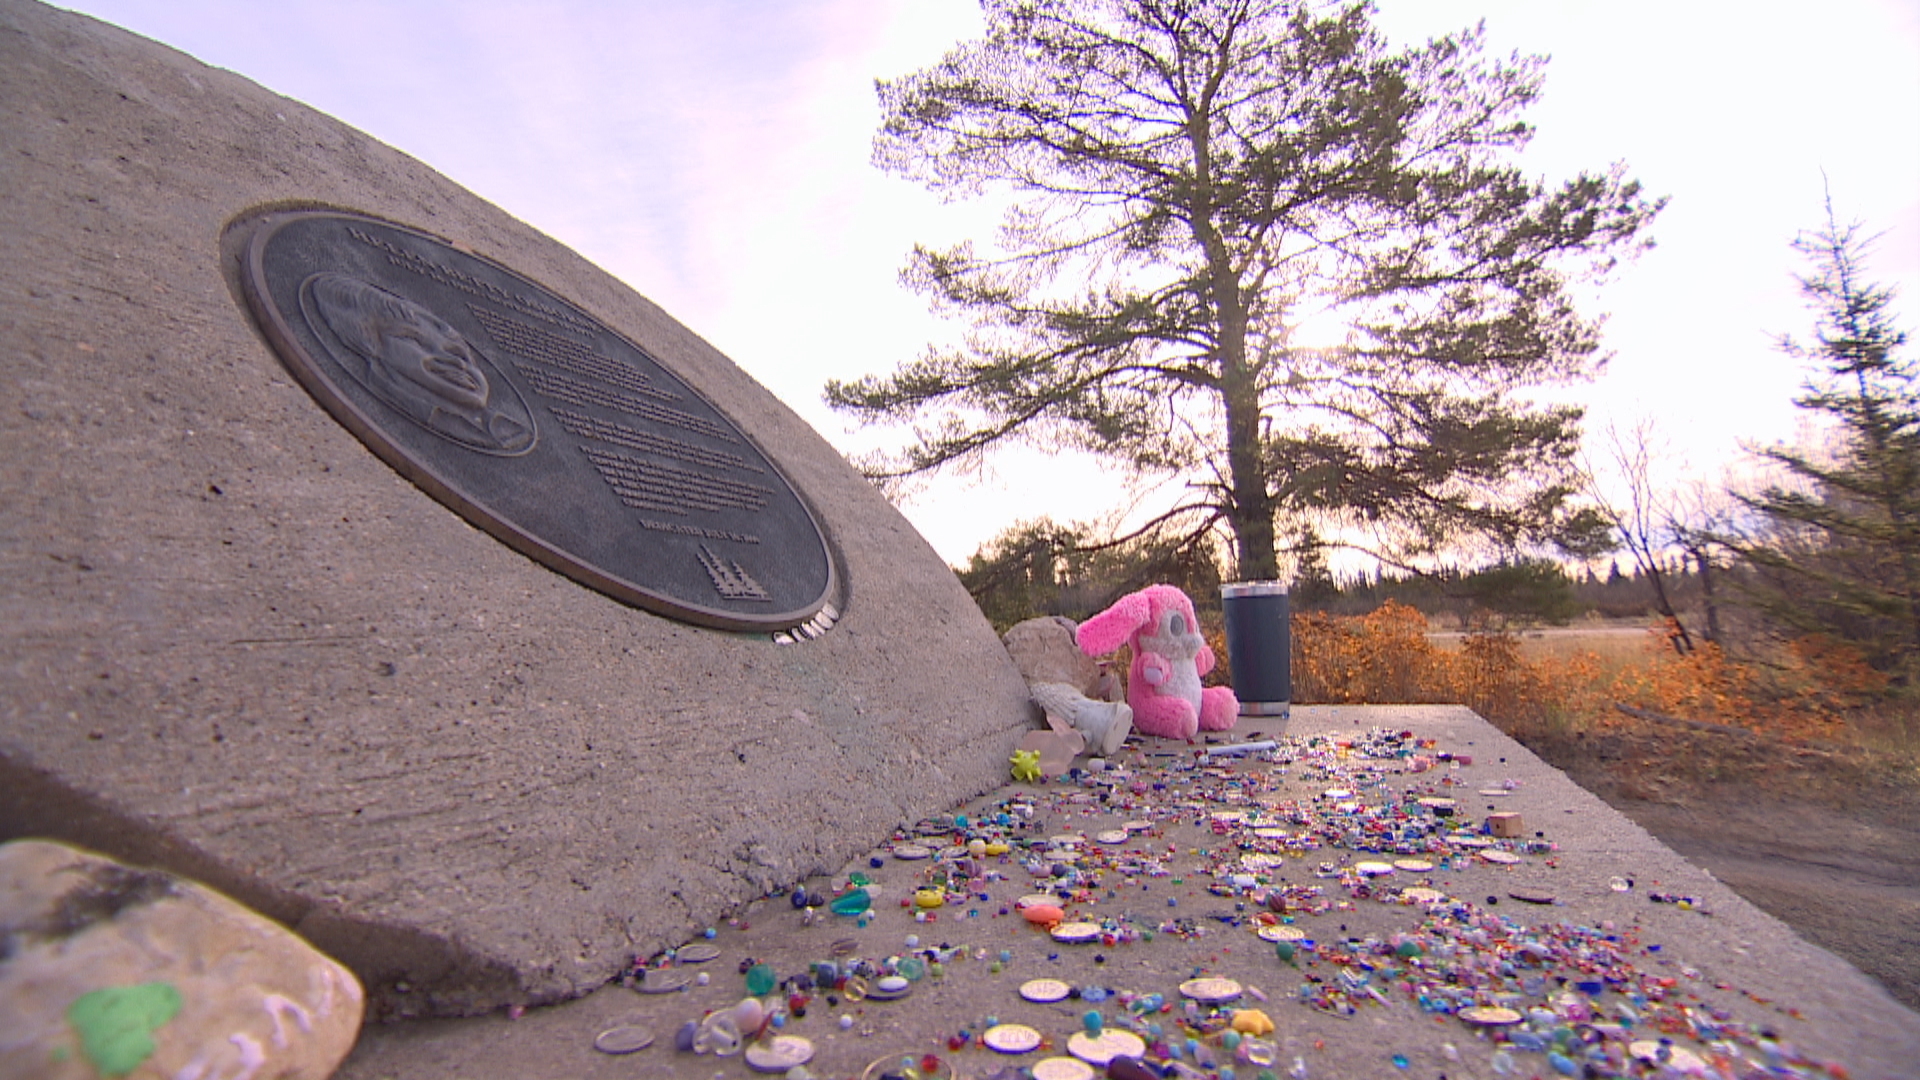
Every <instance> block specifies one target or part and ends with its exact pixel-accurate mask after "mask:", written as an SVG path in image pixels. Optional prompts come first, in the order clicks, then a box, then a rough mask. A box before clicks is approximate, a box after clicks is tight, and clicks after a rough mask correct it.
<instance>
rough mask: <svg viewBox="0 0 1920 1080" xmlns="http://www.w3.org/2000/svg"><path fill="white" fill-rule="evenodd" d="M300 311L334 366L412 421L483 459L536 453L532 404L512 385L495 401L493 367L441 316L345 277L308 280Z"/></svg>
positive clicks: (495, 380)
mask: <svg viewBox="0 0 1920 1080" xmlns="http://www.w3.org/2000/svg"><path fill="white" fill-rule="evenodd" d="M300 305H301V309H302V310H303V311H304V312H305V313H306V316H307V325H308V326H309V327H310V328H312V329H313V330H314V331H315V333H316V336H319V337H320V338H321V340H322V341H323V342H324V343H326V344H327V345H328V347H329V351H330V352H332V353H333V356H334V359H336V360H339V361H340V362H341V366H342V367H343V368H345V369H346V370H347V371H348V372H350V373H351V374H353V375H354V376H355V377H357V378H358V379H359V380H360V382H361V383H362V384H363V385H365V386H366V388H367V389H368V390H371V391H372V392H373V395H374V396H375V397H377V398H379V399H380V400H381V401H384V402H386V403H387V404H388V405H391V406H393V407H394V408H395V409H397V410H399V411H400V412H401V413H403V414H405V415H406V417H407V418H408V419H409V420H412V421H413V422H414V423H417V424H419V425H421V426H422V427H425V428H426V429H427V430H428V431H432V432H434V433H436V434H439V435H442V436H444V437H446V438H448V439H451V440H452V441H454V442H457V443H459V444H460V445H461V446H464V447H466V448H467V449H469V450H478V451H480V452H481V453H483V454H524V453H526V452H527V451H528V450H531V449H533V441H534V437H535V436H534V427H533V417H532V416H530V415H529V414H528V412H527V405H526V402H524V401H521V400H520V395H519V393H518V392H516V391H515V390H514V389H513V387H512V386H510V385H505V384H502V390H503V392H502V393H501V394H500V395H499V398H500V400H499V401H498V402H495V401H494V400H493V397H494V394H493V387H494V385H495V384H496V383H498V382H499V380H498V379H497V378H495V379H489V378H487V369H488V368H490V367H491V366H492V365H490V364H488V363H487V362H486V361H485V360H482V359H481V358H480V355H479V352H478V350H476V349H474V348H473V347H472V346H470V345H468V344H467V339H466V338H464V337H462V336H461V334H460V331H458V330H455V329H454V328H453V327H451V326H448V325H447V323H446V322H445V321H444V320H442V319H441V318H440V317H439V316H437V315H435V314H434V313H433V312H431V311H428V310H427V309H425V308H423V307H421V306H419V305H418V304H414V303H410V302H408V301H406V300H402V299H401V298H400V297H398V296H395V295H393V294H392V293H390V292H387V291H386V290H384V289H381V288H379V287H377V286H374V285H370V284H368V283H366V282H364V281H361V280H359V279H357V278H350V277H348V276H346V275H345V274H315V275H313V276H312V277H310V278H308V279H307V280H306V281H305V282H304V283H303V284H302V285H301V287H300ZM329 338H330V339H331V340H329ZM343 346H344V347H343Z"/></svg>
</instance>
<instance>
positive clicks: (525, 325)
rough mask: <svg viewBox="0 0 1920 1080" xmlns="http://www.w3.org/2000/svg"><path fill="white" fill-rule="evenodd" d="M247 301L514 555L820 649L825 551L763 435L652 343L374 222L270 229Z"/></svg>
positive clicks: (317, 387)
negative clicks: (804, 639) (815, 639)
mask: <svg viewBox="0 0 1920 1080" xmlns="http://www.w3.org/2000/svg"><path fill="white" fill-rule="evenodd" d="M242 281H243V283H244V286H245V291H246V295H247V300H248V303H249V304H250V305H251V306H252V307H253V311H254V315H255V317H256V318H257V319H258V320H259V322H260V325H261V327H262V328H263V329H264V330H265V331H266V334H267V337H268V339H269V340H271V341H272V342H273V345H274V347H275V349H276V350H277V351H278V352H279V354H280V357H281V359H282V360H283V361H284V362H285V363H286V365H287V367H288V369H289V370H291V371H292V372H293V374H294V376H295V377H296V378H297V379H298V380H299V381H300V383H301V385H303V386H305V387H306V388H307V390H308V391H309V392H310V393H312V394H313V396H314V397H315V398H317V399H319V401H320V403H321V404H322V405H324V406H325V407H326V409H327V411H328V412H330V413H332V414H333V416H334V418H335V419H337V420H339V421H340V423H342V424H344V425H345V426H346V427H347V428H348V430H350V431H352V432H353V433H354V434H355V435H357V436H358V437H359V438H360V440H361V441H362V442H364V443H366V444H367V446H369V447H370V448H371V449H372V450H373V451H374V452H375V453H376V454H378V455H380V457H381V458H382V459H384V460H385V461H386V462H387V463H388V464H389V465H392V466H393V467H394V468H395V469H397V470H399V471H400V472H401V473H402V474H403V475H405V476H406V477H407V478H408V479H410V480H412V481H413V482H414V483H415V484H418V485H419V486H420V487H421V488H422V489H424V490H425V491H426V492H427V493H428V494H430V495H432V496H433V497H434V498H436V499H438V500H439V501H440V502H442V503H444V504H446V505H447V506H449V507H451V508H452V509H453V510H455V511H457V512H458V513H459V514H460V515H461V516H462V517H464V518H466V519H467V520H468V521H470V522H472V523H473V524H474V525H476V526H478V527H480V528H481V529H484V530H486V531H487V532H488V533H491V534H492V535H493V536H495V537H496V538H498V539H500V540H501V541H503V542H505V543H506V544H508V545H510V546H512V547H513V548H515V549H516V550H518V551H520V552H522V553H524V554H526V555H528V556H529V557H531V558H533V559H536V560H538V561H539V562H541V563H543V564H545V565H547V566H549V567H552V568H553V569H555V570H558V571H559V572H561V573H563V574H565V575H567V576H568V577H570V578H572V579H574V580H575V581H578V582H580V583H581V584H583V585H586V586H588V587H590V588H593V589H597V590H599V591H600V592H603V593H605V594H607V595H608V596H612V597H614V598H615V599H618V600H621V601H623V602H625V603H629V604H633V605H636V606H638V607H642V608H645V609H647V610H649V611H653V612H657V613H659V614H662V615H667V616H670V617H672V618H676V619H681V620H684V621H686V622H691V623H696V624H699V625H703V626H711V627H716V628H719V629H723V630H760V631H772V632H779V631H783V630H790V629H796V628H798V629H800V630H801V631H802V634H803V636H814V635H815V634H817V633H818V632H819V631H820V630H822V629H824V628H825V627H826V626H827V625H830V624H831V622H832V620H833V619H834V618H836V617H837V615H838V613H837V612H836V611H835V610H834V609H833V607H832V606H830V603H829V601H830V600H831V599H832V593H833V591H834V588H835V580H834V569H833V559H832V557H831V555H830V553H829V550H828V543H827V539H826V537H825V536H824V534H823V533H822V532H821V530H820V526H819V524H818V522H816V521H815V520H814V517H813V514H812V513H811V512H810V511H809V510H808V508H807V505H806V501H805V500H804V499H802V498H801V496H800V494H799V493H798V492H797V491H795V490H794V488H793V486H792V485H791V484H790V483H788V482H787V480H786V478H785V477H783V476H782V475H781V474H780V471H779V469H777V468H776V467H775V466H774V464H773V462H772V461H771V460H770V459H769V458H768V457H767V455H766V454H765V453H763V452H762V451H761V450H760V448H759V447H758V446H756V445H755V444H754V442H753V440H752V439H751V438H749V437H748V436H747V434H746V433H745V432H743V431H741V430H740V428H739V427H737V426H736V425H735V424H734V423H733V422H732V421H731V420H729V419H727V417H726V416H725V415H723V414H722V413H721V412H720V411H719V410H718V409H716V408H715V407H714V406H713V404H712V403H711V402H709V401H707V400H706V399H705V398H703V397H701V396H700V394H699V393H697V392H696V391H694V390H693V389H692V388H691V387H689V386H688V385H687V384H686V383H684V382H682V381H681V380H680V379H679V378H678V377H677V376H675V375H674V374H673V372H671V371H668V370H667V369H666V368H665V367H663V366H661V365H660V363H659V362H658V361H656V360H654V358H653V357H651V356H649V355H647V353H646V352H645V351H644V350H642V349H641V348H640V347H639V346H637V345H635V344H633V343H632V342H630V341H628V340H627V339H626V338H624V337H622V336H620V335H619V334H617V333H615V332H613V331H612V330H610V329H608V328H607V327H606V326H605V325H603V324H602V323H600V322H599V321H598V320H596V319H594V318H593V317H592V316H590V315H588V314H587V313H586V312H584V311H582V310H581V309H579V308H578V307H576V306H575V305H573V304H572V303H570V302H568V301H567V300H565V299H563V298H561V297H559V296H556V295H555V294H553V293H552V292H550V291H548V290H547V289H545V288H542V287H541V286H539V285H536V284H534V283H533V282H531V281H529V280H527V279H526V278H524V277H521V276H520V275H519V274H516V273H514V272H513V271H511V270H509V269H507V268H506V267H504V266H501V265H499V264H498V263H495V262H492V261H490V260H487V259H483V258H480V257H478V256H475V255H470V254H467V253H465V252H462V251H459V250H457V249H455V248H454V247H452V246H450V245H448V244H447V243H445V242H444V241H441V240H438V239H435V238H434V237H431V236H428V235H427V234H425V233H421V232H417V231H415V230H413V229H408V228H404V227H401V226H397V225H392V224H388V223H386V222H383V221H379V220H376V219H374V218H369V217H364V216H360V215H356V214H344V213H336V212H323V211H300V212H290V213H276V214H270V215H267V216H264V217H262V218H261V219H260V220H258V221H257V222H255V223H254V225H253V232H252V234H251V236H250V238H249V240H248V242H247V247H246V254H245V266H244V273H243V275H242Z"/></svg>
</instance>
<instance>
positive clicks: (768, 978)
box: [747, 964, 775, 997]
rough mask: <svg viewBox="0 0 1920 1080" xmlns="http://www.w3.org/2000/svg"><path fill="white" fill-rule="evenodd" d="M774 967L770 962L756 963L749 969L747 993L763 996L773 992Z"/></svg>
mask: <svg viewBox="0 0 1920 1080" xmlns="http://www.w3.org/2000/svg"><path fill="white" fill-rule="evenodd" d="M774 982H775V980H774V977H773V967H772V966H771V965H769V964H755V965H753V966H752V967H750V968H748V969H747V993H749V994H752V995H753V996H754V997H763V996H765V995H767V994H771V993H773V984H774Z"/></svg>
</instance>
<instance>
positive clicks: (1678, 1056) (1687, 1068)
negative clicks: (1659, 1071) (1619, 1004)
mask: <svg viewBox="0 0 1920 1080" xmlns="http://www.w3.org/2000/svg"><path fill="white" fill-rule="evenodd" d="M1662 1047H1666V1048H1667V1049H1669V1050H1670V1051H1671V1055H1670V1056H1669V1057H1668V1058H1667V1065H1668V1066H1669V1067H1671V1068H1672V1069H1673V1070H1674V1071H1675V1072H1678V1073H1681V1074H1683V1075H1686V1076H1704V1075H1706V1072H1707V1063H1706V1062H1705V1061H1703V1060H1701V1057H1700V1055H1699V1054H1696V1053H1694V1052H1693V1051H1691V1050H1689V1049H1687V1048H1686V1047H1684V1046H1675V1045H1673V1044H1672V1043H1661V1042H1656V1041H1654V1040H1652V1039H1638V1040H1636V1041H1634V1042H1631V1043H1629V1044H1627V1053H1629V1054H1632V1055H1633V1056H1634V1057H1635V1058H1638V1059H1639V1060H1641V1061H1659V1060H1660V1050H1661V1048H1662Z"/></svg>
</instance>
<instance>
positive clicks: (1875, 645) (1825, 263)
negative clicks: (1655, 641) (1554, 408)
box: [1737, 201, 1920, 686]
mask: <svg viewBox="0 0 1920 1080" xmlns="http://www.w3.org/2000/svg"><path fill="white" fill-rule="evenodd" d="M1868 247H1869V238H1867V237H1864V236H1863V235H1862V234H1861V230H1860V226H1859V225H1858V224H1850V225H1846V226H1841V225H1840V224H1839V223H1838V222H1837V221H1836V220H1835V218H1834V216H1833V206H1832V203H1831V201H1829V203H1828V205H1827V222H1826V225H1825V227H1824V228H1822V229H1820V230H1819V231H1817V232H1812V233H1807V234H1803V235H1802V236H1801V237H1800V238H1799V239H1798V240H1797V241H1796V242H1795V244H1794V248H1795V250H1796V251H1798V252H1800V253H1801V254H1802V255H1803V256H1805V257H1806V258H1807V259H1808V260H1809V261H1810V262H1811V263H1812V270H1811V271H1810V272H1809V273H1807V274H1805V275H1803V276H1801V277H1800V278H1799V282H1800V290H1801V293H1802V295H1804V296H1805V297H1806V298H1807V301H1808V304H1809V306H1810V307H1812V308H1813V310H1814V311H1815V312H1816V313H1817V322H1816V328H1815V332H1814V336H1813V340H1812V341H1811V342H1810V343H1803V342H1800V341H1796V340H1794V339H1793V338H1791V337H1783V338H1782V339H1781V342H1780V344H1781V347H1782V348H1784V349H1785V350H1786V351H1787V352H1789V353H1790V354H1792V355H1793V356H1796V357H1798V358H1800V359H1802V360H1803V361H1805V362H1807V363H1808V364H1810V365H1812V366H1813V367H1814V370H1813V372H1812V373H1811V374H1810V375H1809V377H1808V379H1807V383H1806V388H1805V391H1804V392H1803V393H1802V395H1801V396H1800V397H1798V398H1796V399H1795V404H1797V405H1799V406H1800V407H1801V408H1803V409H1806V410H1808V411H1810V412H1813V413H1816V414H1818V415H1820V416H1822V417H1824V418H1826V419H1827V420H1828V421H1830V424H1829V425H1828V426H1829V429H1830V434H1831V438H1830V439H1829V440H1828V441H1827V442H1826V443H1825V444H1824V445H1820V446H1815V447H1789V446H1774V447H1769V448H1767V449H1765V450H1762V451H1760V453H1761V455H1762V456H1763V457H1764V458H1766V459H1767V460H1769V461H1771V462H1773V463H1775V464H1776V465H1778V466H1780V467H1781V468H1783V469H1784V470H1785V471H1786V473H1787V474H1788V476H1789V477H1791V478H1792V480H1791V482H1789V483H1782V484H1775V485H1772V486H1770V487H1767V488H1766V489H1765V490H1763V491H1761V492H1760V493H1758V494H1757V495H1748V496H1744V497H1742V501H1743V502H1745V503H1746V504H1747V506H1748V507H1749V508H1750V509H1752V510H1755V511H1758V512H1759V513H1760V515H1762V517H1763V519H1764V520H1765V521H1766V522H1767V523H1768V526H1769V527H1768V528H1767V529H1766V530H1765V531H1764V532H1763V533H1762V535H1761V536H1759V537H1758V538H1752V539H1749V540H1747V541H1745V542H1742V543H1740V544H1738V545H1737V551H1738V553H1739V555H1740V556H1741V557H1742V558H1743V559H1744V560H1745V561H1746V563H1747V564H1748V565H1749V566H1750V567H1751V568H1753V569H1754V570H1755V571H1756V575H1757V577H1758V579H1759V580H1760V581H1761V582H1763V583H1764V586H1765V587H1764V588H1763V589H1761V590H1760V592H1759V596H1760V599H1761V601H1762V603H1763V605H1764V607H1765V608H1766V610H1767V611H1768V612H1769V613H1771V614H1772V615H1773V616H1774V617H1776V618H1777V619H1779V620H1781V621H1782V622H1783V623H1784V624H1785V625H1787V626H1789V627H1792V628H1795V629H1797V630H1799V631H1803V632H1813V633H1824V634H1830V635H1833V636H1835V637H1839V638H1842V639H1845V640H1847V641H1850V642H1852V643H1853V644H1855V645H1856V646H1857V647H1859V648H1861V649H1862V650H1863V652H1864V653H1865V654H1866V656H1867V659H1868V661H1869V662H1870V663H1871V664H1872V665H1873V666H1874V667H1876V668H1878V669H1879V670H1881V671H1883V672H1885V673H1887V674H1888V675H1890V676H1892V677H1893V678H1894V679H1895V680H1896V681H1897V682H1899V683H1903V684H1906V685H1909V686H1912V685H1915V684H1916V676H1920V366H1916V364H1915V362H1914V359H1913V358H1912V357H1911V356H1907V355H1903V354H1902V350H1903V349H1904V348H1905V346H1906V344H1907V335H1906V333H1905V332H1904V331H1903V330H1901V329H1899V328H1898V326H1897V325H1896V322H1895V317H1894V314H1893V310H1892V304H1893V299H1894V294H1893V290H1891V289H1889V288H1886V287H1884V286H1880V285H1876V284H1874V283H1872V282H1869V281H1868V280H1867V279H1866V276H1865V270H1864V266H1863V263H1864V260H1865V257H1866V254H1867V251H1868Z"/></svg>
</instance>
